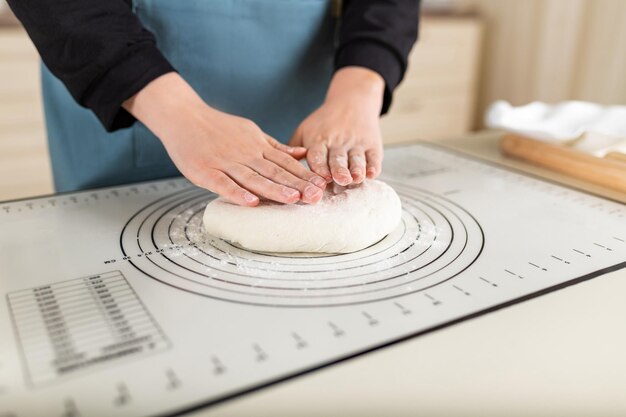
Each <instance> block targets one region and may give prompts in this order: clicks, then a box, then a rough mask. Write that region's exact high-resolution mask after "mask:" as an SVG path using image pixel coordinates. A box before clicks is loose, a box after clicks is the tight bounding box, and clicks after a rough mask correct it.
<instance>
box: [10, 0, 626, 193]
mask: <svg viewBox="0 0 626 417" xmlns="http://www.w3.org/2000/svg"><path fill="white" fill-rule="evenodd" d="M499 99H502V100H507V101H509V102H511V103H512V104H514V105H521V104H525V103H528V102H531V101H535V100H541V101H546V102H558V101H563V100H570V99H577V100H589V101H594V102H597V103H601V104H624V103H626V0H438V1H436V0H430V1H429V0H426V1H423V15H422V23H421V31H420V40H419V42H418V45H417V46H416V47H415V49H414V51H413V53H412V56H411V61H410V68H409V72H408V74H407V76H406V79H405V81H404V83H403V84H402V86H401V87H400V89H399V91H398V92H397V94H396V97H395V102H394V105H393V107H392V110H391V113H390V114H389V115H388V116H386V117H385V118H384V120H383V131H384V132H383V133H384V137H385V141H386V142H387V143H398V142H402V141H410V140H415V139H432V140H437V139H442V138H450V137H459V136H464V135H467V140H471V134H470V133H471V132H473V131H477V130H480V129H482V128H483V125H482V118H483V114H484V111H485V108H486V106H487V105H488V104H489V103H491V102H493V101H495V100H499ZM52 191H53V189H52V181H51V174H50V164H49V161H48V155H47V149H46V140H45V130H44V121H43V113H42V107H41V94H40V90H39V60H38V56H37V53H36V51H35V49H34V47H33V46H32V44H31V43H30V41H29V39H28V37H27V36H26V33H25V32H24V30H23V29H22V28H21V27H20V25H19V24H18V22H17V21H16V20H15V18H14V17H13V16H12V15H11V13H10V10H9V8H8V7H7V5H6V3H5V2H4V0H0V201H1V200H3V199H7V198H18V197H25V196H32V195H38V194H46V193H51V192H52Z"/></svg>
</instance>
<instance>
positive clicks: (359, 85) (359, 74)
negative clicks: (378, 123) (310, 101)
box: [325, 66, 385, 115]
mask: <svg viewBox="0 0 626 417" xmlns="http://www.w3.org/2000/svg"><path fill="white" fill-rule="evenodd" d="M384 92H385V81H384V79H383V78H382V76H380V74H378V73H377V72H375V71H372V70H370V69H368V68H364V67H356V66H354V67H344V68H341V69H340V70H338V71H337V72H335V74H334V75H333V78H332V80H331V83H330V86H329V88H328V93H327V94H326V100H325V104H337V103H344V104H349V105H357V106H364V107H366V108H368V109H370V110H372V111H374V112H376V114H377V115H378V114H380V111H381V109H382V105H383V97H384Z"/></svg>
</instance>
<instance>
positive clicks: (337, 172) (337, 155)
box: [328, 147, 352, 185]
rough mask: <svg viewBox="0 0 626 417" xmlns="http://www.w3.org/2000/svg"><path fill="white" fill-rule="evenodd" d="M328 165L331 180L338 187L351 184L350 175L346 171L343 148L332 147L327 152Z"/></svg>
mask: <svg viewBox="0 0 626 417" xmlns="http://www.w3.org/2000/svg"><path fill="white" fill-rule="evenodd" d="M328 165H330V172H331V173H332V175H333V180H335V182H336V183H337V184H339V185H348V184H350V183H351V182H352V175H351V174H350V171H349V170H348V154H347V153H346V150H345V149H343V148H338V147H333V148H330V150H329V155H328Z"/></svg>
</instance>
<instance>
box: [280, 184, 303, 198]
mask: <svg viewBox="0 0 626 417" xmlns="http://www.w3.org/2000/svg"><path fill="white" fill-rule="evenodd" d="M282 192H283V195H284V196H285V197H288V198H300V192H299V191H297V190H294V189H293V188H289V187H283V189H282Z"/></svg>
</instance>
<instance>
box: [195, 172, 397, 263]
mask: <svg viewBox="0 0 626 417" xmlns="http://www.w3.org/2000/svg"><path fill="white" fill-rule="evenodd" d="M401 215H402V207H401V204H400V199H399V198H398V195H397V194H396V192H395V191H394V190H393V188H391V187H390V186H388V185H387V184H385V183H384V182H381V181H376V180H366V181H365V182H364V183H362V184H361V185H359V186H356V187H349V188H344V187H339V186H336V185H335V186H333V185H329V186H328V187H327V189H326V191H325V193H324V197H323V198H322V200H321V201H320V202H319V203H317V204H312V205H309V204H304V203H297V204H290V205H285V204H279V203H272V202H261V203H260V204H259V205H258V206H257V207H242V206H237V205H234V204H231V203H229V202H228V201H226V200H224V199H222V198H221V197H220V198H217V199H215V200H213V201H211V202H210V203H209V204H208V205H207V207H206V210H205V212H204V217H203V221H204V228H205V230H206V232H207V233H208V234H209V235H212V236H215V237H218V238H221V239H224V240H227V241H230V242H232V243H233V244H235V245H238V246H241V247H244V248H247V249H250V250H256V251H262V252H324V253H348V252H354V251H357V250H360V249H363V248H366V247H368V246H370V245H372V244H374V243H376V242H378V241H379V240H381V239H382V238H383V237H385V236H386V235H388V234H389V233H390V232H391V231H393V230H394V229H395V228H396V227H397V226H398V224H399V223H400V219H401Z"/></svg>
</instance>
